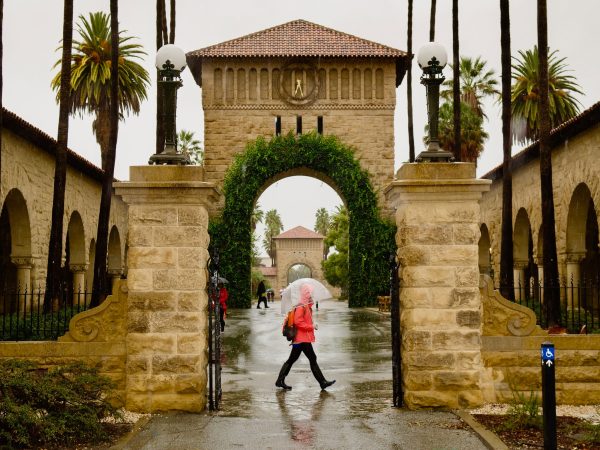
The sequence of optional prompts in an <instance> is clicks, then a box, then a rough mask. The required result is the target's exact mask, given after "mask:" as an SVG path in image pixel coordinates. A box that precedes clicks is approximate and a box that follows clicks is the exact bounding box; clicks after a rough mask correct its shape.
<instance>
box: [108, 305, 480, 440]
mask: <svg viewBox="0 0 600 450" xmlns="http://www.w3.org/2000/svg"><path fill="white" fill-rule="evenodd" d="M270 306H271V308H269V309H264V308H263V309H260V310H258V309H256V308H252V309H249V310H230V311H229V317H228V318H227V325H226V328H225V333H224V335H223V355H222V365H223V375H222V383H223V398H222V400H221V410H220V411H218V412H216V413H205V414H165V415H157V416H153V417H152V419H151V420H150V422H149V423H148V424H146V425H144V426H143V427H142V428H141V430H140V431H139V432H138V433H136V434H135V435H134V436H133V437H132V438H131V439H129V441H128V442H127V443H125V444H122V445H120V446H119V447H118V448H124V449H182V450H183V449H185V450H188V449H230V448H250V449H304V448H315V449H411V450H420V449H423V450H425V449H428V450H429V449H461V450H470V449H484V448H486V447H485V446H484V445H483V443H482V442H481V441H480V440H479V439H478V437H477V435H476V434H475V433H473V431H472V430H471V429H470V428H468V427H465V426H464V424H462V422H461V421H460V420H459V419H458V418H457V417H456V416H455V415H454V414H452V413H449V412H432V411H407V410H404V409H397V408H393V407H392V406H391V398H392V376H391V373H392V368H391V344H390V320H389V315H384V314H380V313H378V312H377V311H374V310H369V309H349V308H348V307H347V306H346V303H343V302H339V301H333V300H331V301H326V302H321V304H320V305H319V306H320V308H319V310H318V311H315V313H314V318H315V321H316V322H317V323H318V324H319V329H318V330H317V331H316V339H317V342H316V343H315V344H313V345H314V348H315V352H316V354H317V357H318V362H319V365H320V367H321V370H322V371H323V374H324V375H325V377H326V378H327V379H335V380H337V382H336V383H335V384H334V385H333V386H331V387H330V388H329V389H328V390H327V391H321V390H320V388H319V384H318V383H317V381H316V380H315V379H314V377H313V375H312V373H311V371H310V366H309V363H308V360H307V359H306V357H305V356H304V355H301V356H300V359H299V360H298V361H297V362H296V364H295V365H294V367H293V368H292V371H291V372H290V374H289V375H288V377H287V378H286V383H287V384H289V385H291V386H293V389H292V390H291V391H283V390H281V389H277V388H276V387H275V385H274V383H275V380H276V378H277V374H278V372H279V369H280V367H281V365H282V363H283V362H284V361H285V360H286V359H287V356H288V354H289V351H290V347H289V346H288V342H287V341H286V340H285V338H284V337H283V336H282V335H281V331H280V330H281V323H282V321H283V316H282V315H281V314H280V308H279V303H278V302H276V303H275V304H270Z"/></svg>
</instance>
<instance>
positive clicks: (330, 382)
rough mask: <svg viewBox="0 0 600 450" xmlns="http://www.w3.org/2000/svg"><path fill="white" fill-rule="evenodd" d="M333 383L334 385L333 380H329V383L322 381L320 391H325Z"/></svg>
mask: <svg viewBox="0 0 600 450" xmlns="http://www.w3.org/2000/svg"><path fill="white" fill-rule="evenodd" d="M333 383H335V380H331V381H324V382H323V383H321V390H325V389H327V388H328V387H329V386H331V385H332V384H333Z"/></svg>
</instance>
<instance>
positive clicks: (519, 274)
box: [513, 259, 529, 303]
mask: <svg viewBox="0 0 600 450" xmlns="http://www.w3.org/2000/svg"><path fill="white" fill-rule="evenodd" d="M527 264H528V262H527V261H525V260H520V259H517V260H515V261H514V262H513V276H514V283H515V287H514V290H515V301H516V302H517V303H521V302H523V301H525V298H526V292H527V289H529V283H528V282H527V280H526V279H525V268H526V267H527Z"/></svg>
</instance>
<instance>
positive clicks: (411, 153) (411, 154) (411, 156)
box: [406, 0, 415, 162]
mask: <svg viewBox="0 0 600 450" xmlns="http://www.w3.org/2000/svg"><path fill="white" fill-rule="evenodd" d="M412 21H413V0H408V27H407V39H406V40H407V43H406V47H407V50H406V51H407V53H408V58H409V61H408V64H407V67H406V97H407V98H406V105H407V109H408V112H407V115H408V160H409V162H415V131H414V125H413V103H412V58H413V54H412Z"/></svg>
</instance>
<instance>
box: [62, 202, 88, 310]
mask: <svg viewBox="0 0 600 450" xmlns="http://www.w3.org/2000/svg"><path fill="white" fill-rule="evenodd" d="M65 252H66V254H67V261H66V264H68V267H65V270H68V271H69V272H71V273H72V276H71V279H70V280H65V281H66V282H67V285H68V286H69V288H70V289H72V292H73V301H74V303H75V304H82V303H83V297H82V295H83V293H84V292H85V288H86V286H85V272H86V270H87V261H86V246H85V231H84V228H83V220H82V219H81V215H80V214H79V212H77V211H73V213H72V214H71V218H70V219H69V225H68V227H67V238H66V245H65Z"/></svg>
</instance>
